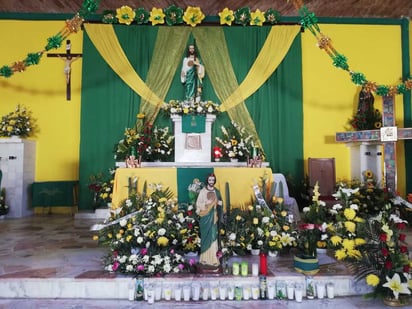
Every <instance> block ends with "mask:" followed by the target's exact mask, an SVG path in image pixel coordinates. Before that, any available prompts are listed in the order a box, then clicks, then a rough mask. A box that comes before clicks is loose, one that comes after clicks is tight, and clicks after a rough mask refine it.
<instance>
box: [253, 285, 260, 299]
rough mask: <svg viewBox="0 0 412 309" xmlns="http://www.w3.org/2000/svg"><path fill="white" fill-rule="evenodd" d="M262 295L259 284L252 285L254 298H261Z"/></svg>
mask: <svg viewBox="0 0 412 309" xmlns="http://www.w3.org/2000/svg"><path fill="white" fill-rule="evenodd" d="M259 295H260V289H259V287H258V286H255V285H254V286H252V298H253V299H259Z"/></svg>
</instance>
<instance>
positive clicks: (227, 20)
mask: <svg viewBox="0 0 412 309" xmlns="http://www.w3.org/2000/svg"><path fill="white" fill-rule="evenodd" d="M219 17H220V24H221V25H224V24H226V25H228V26H231V25H232V22H233V21H234V20H235V15H234V14H233V11H232V10H229V9H228V8H224V10H223V11H222V12H220V13H219Z"/></svg>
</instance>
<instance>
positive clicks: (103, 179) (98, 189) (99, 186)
mask: <svg viewBox="0 0 412 309" xmlns="http://www.w3.org/2000/svg"><path fill="white" fill-rule="evenodd" d="M115 173H116V168H111V169H109V174H108V175H105V174H104V173H102V172H100V173H97V174H94V175H90V176H89V184H88V186H87V187H88V189H89V191H90V192H92V194H93V208H98V207H99V206H107V205H108V204H109V203H111V202H112V195H113V185H114V175H115Z"/></svg>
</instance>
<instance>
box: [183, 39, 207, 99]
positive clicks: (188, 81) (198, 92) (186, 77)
mask: <svg viewBox="0 0 412 309" xmlns="http://www.w3.org/2000/svg"><path fill="white" fill-rule="evenodd" d="M204 77H205V67H204V66H203V65H202V63H201V61H200V59H199V57H198V55H197V53H196V48H195V45H194V44H191V45H189V46H188V49H187V54H186V57H185V58H184V59H183V64H182V72H181V75H180V78H181V82H182V84H183V85H184V87H185V100H187V101H196V102H200V99H201V96H202V87H203V78H204Z"/></svg>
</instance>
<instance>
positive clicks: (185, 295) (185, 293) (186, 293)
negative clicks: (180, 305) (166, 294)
mask: <svg viewBox="0 0 412 309" xmlns="http://www.w3.org/2000/svg"><path fill="white" fill-rule="evenodd" d="M183 300H184V301H189V300H190V286H189V285H184V286H183Z"/></svg>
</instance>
